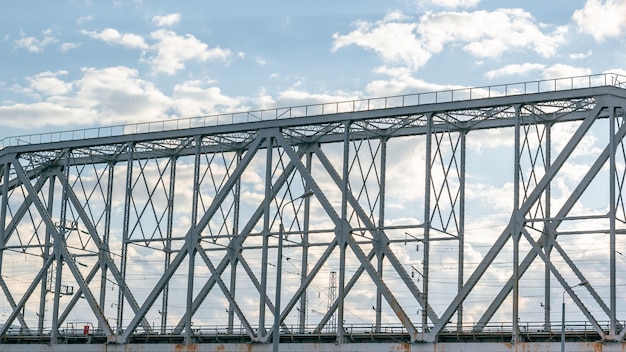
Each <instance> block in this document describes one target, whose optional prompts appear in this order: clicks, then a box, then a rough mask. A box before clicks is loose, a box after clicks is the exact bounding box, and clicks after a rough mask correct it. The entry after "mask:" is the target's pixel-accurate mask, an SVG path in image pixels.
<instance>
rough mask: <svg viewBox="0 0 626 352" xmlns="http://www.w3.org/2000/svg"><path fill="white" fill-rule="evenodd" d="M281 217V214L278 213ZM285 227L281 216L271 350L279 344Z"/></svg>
mask: <svg viewBox="0 0 626 352" xmlns="http://www.w3.org/2000/svg"><path fill="white" fill-rule="evenodd" d="M278 216H279V217H281V214H280V213H279V214H278ZM284 233H285V227H284V225H283V220H282V217H281V218H280V225H279V230H278V254H277V258H276V299H275V301H274V336H273V337H272V352H278V350H279V348H280V347H279V344H280V291H281V289H282V286H281V285H282V277H283V272H282V270H283V235H284Z"/></svg>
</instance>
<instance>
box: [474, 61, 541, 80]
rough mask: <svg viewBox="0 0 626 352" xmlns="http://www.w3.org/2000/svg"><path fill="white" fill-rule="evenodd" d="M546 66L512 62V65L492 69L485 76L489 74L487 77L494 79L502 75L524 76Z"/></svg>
mask: <svg viewBox="0 0 626 352" xmlns="http://www.w3.org/2000/svg"><path fill="white" fill-rule="evenodd" d="M544 68H545V65H542V64H531V63H524V64H511V65H506V66H504V67H501V68H498V69H495V70H490V71H488V72H487V73H486V74H485V76H487V78H489V79H494V78H498V77H502V76H511V75H518V76H523V75H526V74H528V73H529V72H532V71H541V70H543V69H544Z"/></svg>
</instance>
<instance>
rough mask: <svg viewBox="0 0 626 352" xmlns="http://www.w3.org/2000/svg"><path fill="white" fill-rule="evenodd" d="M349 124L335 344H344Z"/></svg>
mask: <svg viewBox="0 0 626 352" xmlns="http://www.w3.org/2000/svg"><path fill="white" fill-rule="evenodd" d="M350 126H351V123H350V122H346V123H344V138H343V184H342V185H341V229H340V234H339V236H340V238H339V240H338V243H339V282H338V283H337V286H338V288H337V300H338V303H339V304H338V309H337V342H338V343H343V342H344V338H343V336H344V332H345V330H344V327H343V320H344V318H343V316H344V311H345V295H346V289H345V283H346V247H347V245H348V236H351V234H350V233H349V231H350V229H349V228H348V227H349V224H348V192H350V171H349V164H350V163H349V161H348V160H349V158H350Z"/></svg>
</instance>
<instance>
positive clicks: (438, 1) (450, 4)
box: [430, 0, 480, 9]
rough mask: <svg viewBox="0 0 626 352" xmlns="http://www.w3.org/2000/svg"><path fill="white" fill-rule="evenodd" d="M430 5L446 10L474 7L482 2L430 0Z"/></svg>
mask: <svg viewBox="0 0 626 352" xmlns="http://www.w3.org/2000/svg"><path fill="white" fill-rule="evenodd" d="M430 3H431V4H433V5H436V6H441V7H446V8H450V9H453V8H459V7H474V6H476V5H478V4H479V3H480V0H430Z"/></svg>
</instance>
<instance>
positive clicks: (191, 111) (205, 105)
mask: <svg viewBox="0 0 626 352" xmlns="http://www.w3.org/2000/svg"><path fill="white" fill-rule="evenodd" d="M173 99H174V101H173V105H174V109H175V111H176V112H177V115H179V116H181V117H193V116H203V115H211V114H217V113H222V112H225V111H234V110H238V111H243V110H246V108H245V107H244V106H243V105H242V104H243V100H242V99H236V98H231V97H228V96H225V95H223V94H222V92H221V90H220V88H218V87H209V88H203V87H202V82H200V81H187V82H183V83H180V84H177V85H176V86H175V87H174V93H173Z"/></svg>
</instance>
